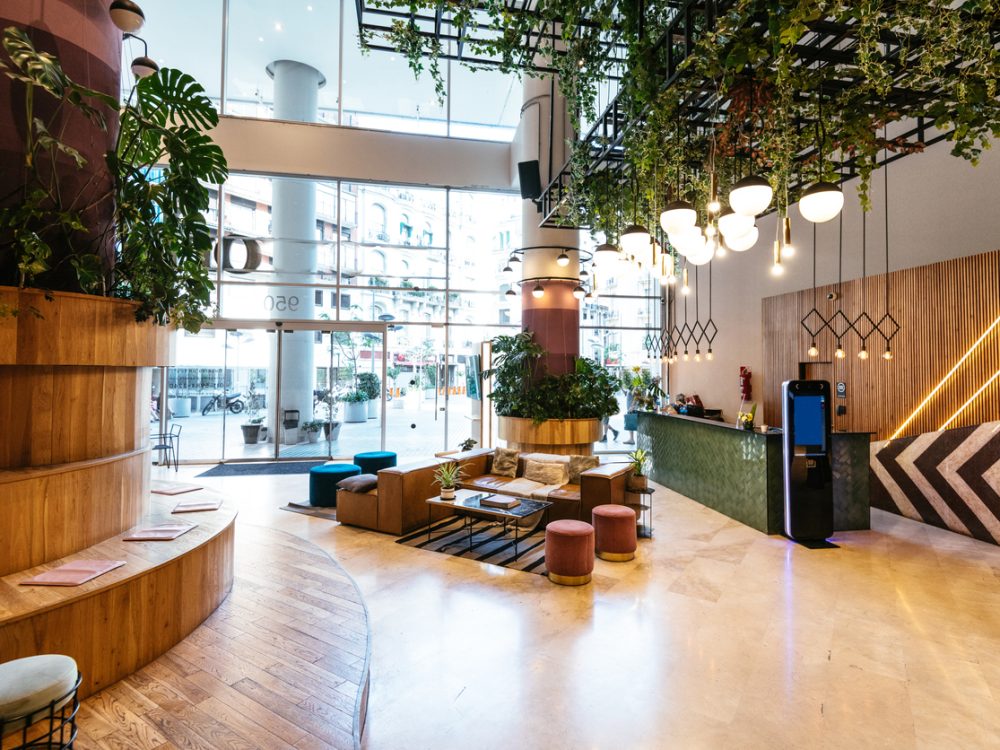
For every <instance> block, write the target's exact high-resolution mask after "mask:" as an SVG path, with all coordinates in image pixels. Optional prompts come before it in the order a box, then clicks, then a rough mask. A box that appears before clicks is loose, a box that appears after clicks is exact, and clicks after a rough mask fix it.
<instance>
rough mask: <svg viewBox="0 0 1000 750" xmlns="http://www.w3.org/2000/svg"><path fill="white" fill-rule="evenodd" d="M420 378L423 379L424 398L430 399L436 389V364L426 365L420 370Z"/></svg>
mask: <svg viewBox="0 0 1000 750" xmlns="http://www.w3.org/2000/svg"><path fill="white" fill-rule="evenodd" d="M420 379H421V380H422V381H423V388H424V398H426V399H428V400H430V399H432V398H434V395H435V392H436V391H437V365H427V366H426V367H425V368H423V369H422V370H421V371H420Z"/></svg>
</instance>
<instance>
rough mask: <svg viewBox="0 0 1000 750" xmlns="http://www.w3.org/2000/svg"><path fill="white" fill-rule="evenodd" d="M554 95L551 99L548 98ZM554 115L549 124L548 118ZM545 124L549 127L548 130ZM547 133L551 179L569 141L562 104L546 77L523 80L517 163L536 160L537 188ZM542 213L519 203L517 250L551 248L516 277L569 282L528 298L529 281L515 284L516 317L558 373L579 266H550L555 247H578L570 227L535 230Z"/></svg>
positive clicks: (569, 363)
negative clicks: (517, 298) (519, 316)
mask: <svg viewBox="0 0 1000 750" xmlns="http://www.w3.org/2000/svg"><path fill="white" fill-rule="evenodd" d="M552 94H554V96H552ZM553 116H554V117H555V119H554V120H553V121H551V123H550V118H551V117H553ZM550 124H551V127H550ZM550 133H551V135H552V154H551V164H552V175H553V176H554V175H555V174H557V173H558V171H559V170H560V169H561V168H562V166H563V164H564V163H565V162H566V156H567V147H566V143H567V141H572V140H573V139H574V138H575V134H574V132H573V128H572V126H571V124H570V122H569V117H568V116H567V114H566V100H565V99H564V98H563V96H562V95H561V94H560V93H559V86H558V85H556V86H554V87H553V86H552V85H551V78H549V77H544V78H533V77H528V76H525V78H524V104H523V106H522V108H521V125H520V128H519V139H518V140H519V143H520V153H521V154H522V156H521V157H520V160H522V161H527V160H530V159H533V158H535V157H536V155H537V158H538V163H539V171H540V172H541V178H542V187H543V188H544V187H545V186H546V185H547V184H548V182H549V177H550V175H549V164H550V158H549V157H550V154H549V135H550ZM541 218H542V215H541V214H540V213H538V209H537V208H536V206H535V204H534V203H533V202H531V201H530V200H526V201H523V203H522V213H521V237H522V239H521V242H522V246H523V247H537V246H552V247H553V249H546V250H532V251H527V252H526V253H525V254H524V257H523V263H522V264H521V269H522V270H521V273H522V279H535V278H539V277H543V278H544V277H557V278H558V277H571V278H572V279H573V281H564V282H553V281H543V282H541V284H542V286H543V287H544V289H545V294H544V295H543V296H542V297H541V298H537V299H536V298H535V297H533V296H532V293H531V292H532V288H533V287H534V282H530V281H529V282H527V283H524V284H522V285H521V293H522V299H521V314H522V323H523V326H524V327H525V328H527V329H528V330H530V331H532V332H533V333H534V334H535V340H536V341H537V342H538V343H539V344H541V345H542V346H543V347H544V348H545V350H546V351H547V352H548V357H547V362H546V364H547V366H548V369H549V371H550V372H552V373H554V374H560V373H564V372H568V371H570V370H571V369H572V367H573V360H574V359H575V357H576V356H577V355H578V354H579V352H580V302H579V300H577V299H576V298H575V297H574V296H573V288H574V287H575V286H576V285H577V283H578V282H577V281H576V279H577V278H578V276H579V272H580V264H579V257H578V253H576V252H570V253H568V254H569V256H570V262H569V265H566V266H560V265H558V264H557V263H556V258H557V257H558V256H559V253H560V250H558V249H556V248H558V247H559V246H565V247H574V248H578V247H579V246H580V241H579V236H580V233H579V232H578V231H577V230H575V229H551V228H543V227H540V226H539V222H540V221H541Z"/></svg>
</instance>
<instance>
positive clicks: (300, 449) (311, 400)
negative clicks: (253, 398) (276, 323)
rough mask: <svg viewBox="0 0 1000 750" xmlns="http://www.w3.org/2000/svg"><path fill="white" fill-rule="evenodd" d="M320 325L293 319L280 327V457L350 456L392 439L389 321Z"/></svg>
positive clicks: (277, 414)
mask: <svg viewBox="0 0 1000 750" xmlns="http://www.w3.org/2000/svg"><path fill="white" fill-rule="evenodd" d="M326 325H329V324H326ZM321 326H322V324H308V325H303V324H299V323H295V324H288V323H286V324H285V327H284V328H283V329H282V330H281V332H280V338H279V341H278V345H279V353H278V362H279V367H278V378H277V381H276V383H275V399H276V411H275V424H276V425H278V430H277V432H276V433H275V440H276V441H277V442H278V449H277V457H278V458H284V459H294V458H314V457H315V458H350V457H351V456H353V455H354V454H355V453H360V452H362V451H373V450H381V449H382V446H383V445H384V444H385V397H386V388H385V371H386V354H385V330H384V327H372V328H371V329H367V330H364V329H363V330H357V329H356V328H355V329H351V328H347V327H338V328H336V329H333V330H324V329H323V328H322V327H321Z"/></svg>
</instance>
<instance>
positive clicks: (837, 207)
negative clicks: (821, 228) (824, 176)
mask: <svg viewBox="0 0 1000 750" xmlns="http://www.w3.org/2000/svg"><path fill="white" fill-rule="evenodd" d="M843 208H844V193H843V192H841V190H840V188H839V187H837V186H836V185H834V184H833V183H832V182H817V183H816V184H815V185H812V186H811V187H808V188H806V190H805V192H803V193H802V197H801V198H799V213H800V214H802V218H803V219H805V220H806V221H811V222H813V223H814V224H822V223H823V222H824V221H830V219H833V218H835V217H836V216H837V215H838V214H839V213H840V211H841V209H843Z"/></svg>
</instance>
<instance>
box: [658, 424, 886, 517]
mask: <svg viewBox="0 0 1000 750" xmlns="http://www.w3.org/2000/svg"><path fill="white" fill-rule="evenodd" d="M638 432H639V438H638V444H639V447H640V448H645V449H646V450H648V451H649V452H650V456H651V467H650V472H649V475H650V477H651V478H652V480H653V481H654V482H657V483H659V484H662V485H663V486H665V487H669V488H670V489H672V490H674V491H675V492H679V493H680V494H682V495H684V496H685V497H689V498H691V499H692V500H696V501H698V502H699V503H701V504H702V505H706V506H708V507H709V508H712V509H714V510H717V511H719V512H720V513H723V514H725V515H727V516H729V517H730V518H734V519H736V520H737V521H739V522H740V523H745V524H746V525H747V526H752V527H753V528H755V529H757V530H758V531H763V532H764V533H765V534H780V533H782V530H783V528H784V491H783V489H782V468H781V431H780V430H772V431H770V432H769V433H768V434H767V435H762V434H760V433H757V432H747V431H746V430H741V429H738V428H737V427H736V426H734V425H731V424H725V423H723V422H714V421H711V420H707V419H698V418H696V417H685V416H681V415H668V414H653V413H650V412H640V413H639V430H638ZM832 448H833V456H832V460H833V481H834V486H833V495H834V528H835V529H836V530H838V531H843V530H847V529H867V528H869V522H868V519H869V504H868V435H867V434H857V433H834V435H833V445H832Z"/></svg>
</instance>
